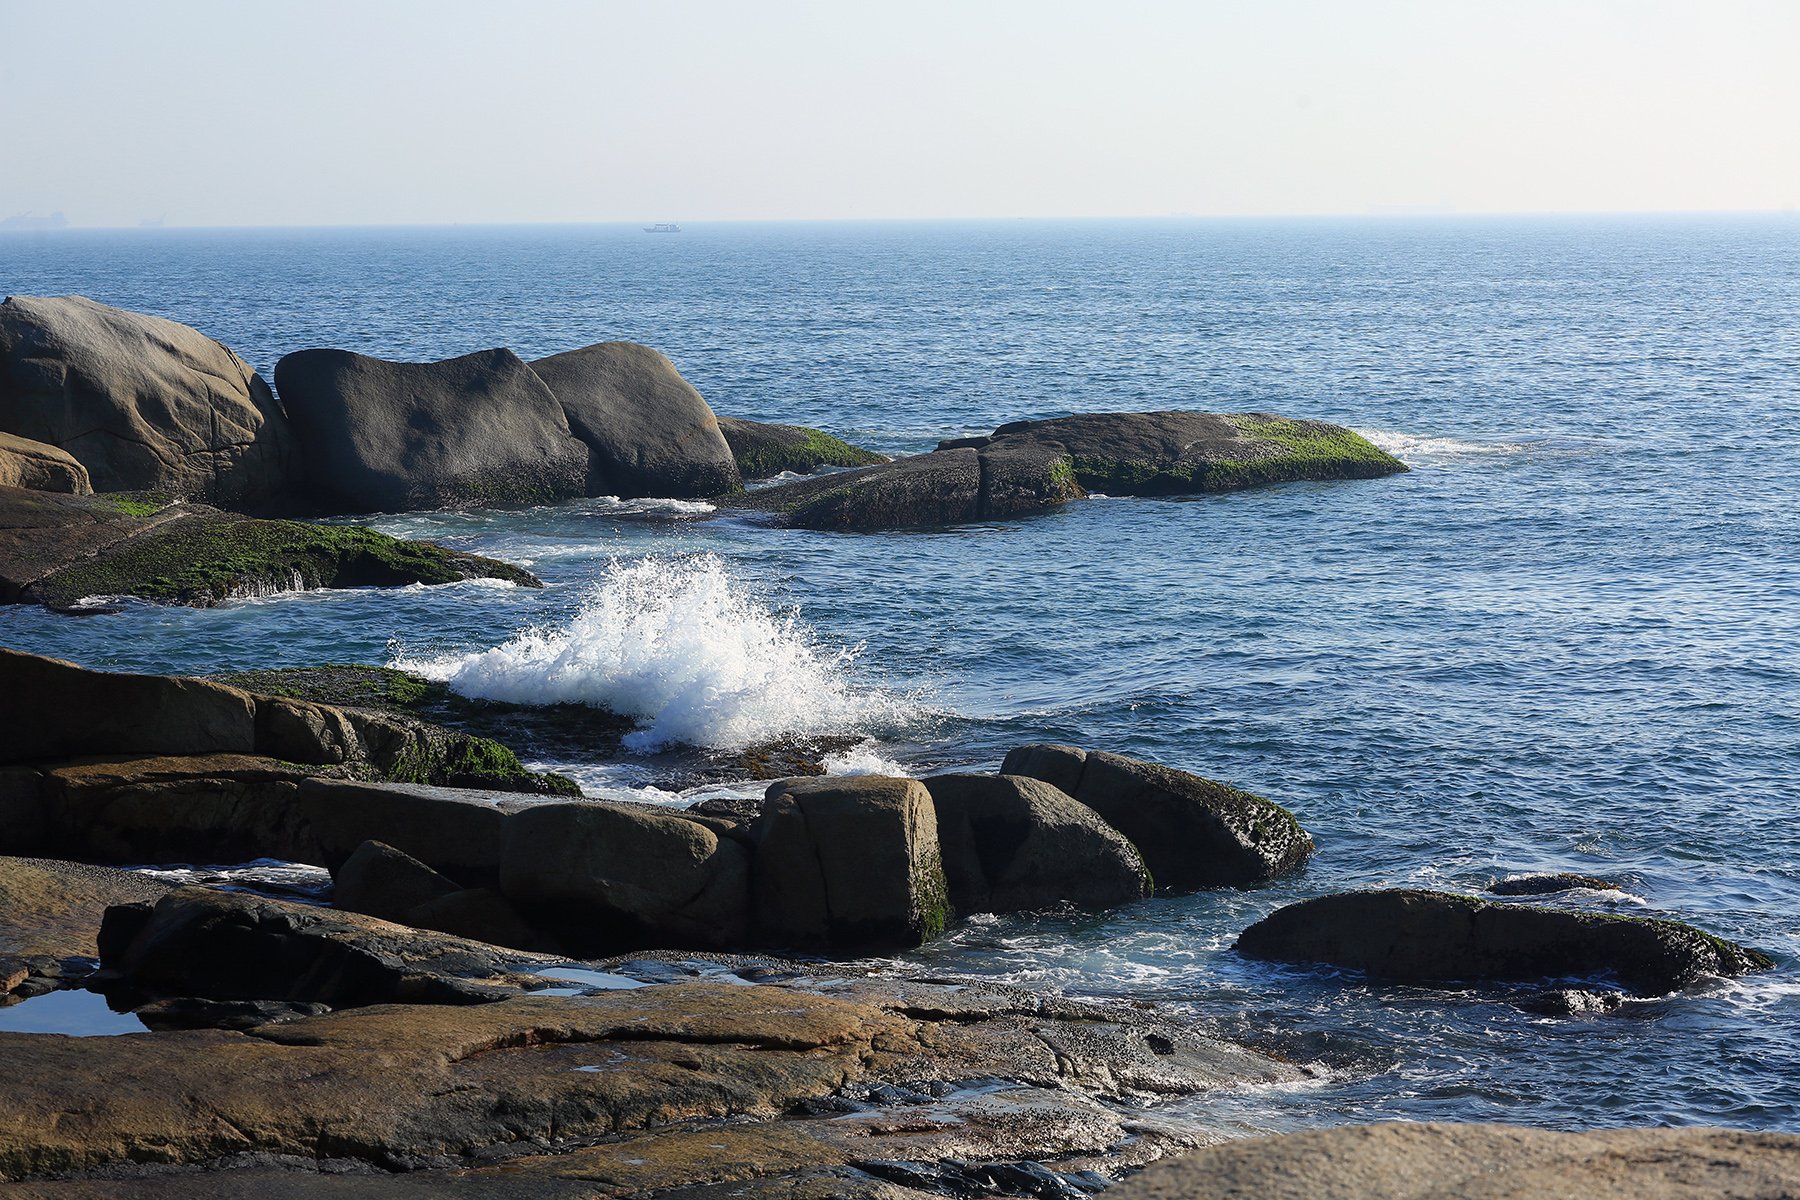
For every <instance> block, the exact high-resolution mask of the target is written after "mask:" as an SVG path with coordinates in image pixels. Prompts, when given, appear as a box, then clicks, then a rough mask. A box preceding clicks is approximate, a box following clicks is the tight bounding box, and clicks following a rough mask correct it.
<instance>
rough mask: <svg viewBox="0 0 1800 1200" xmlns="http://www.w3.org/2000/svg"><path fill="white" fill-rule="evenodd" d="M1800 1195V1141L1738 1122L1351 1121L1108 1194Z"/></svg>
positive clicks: (1600, 1199) (1528, 1198) (1431, 1197)
mask: <svg viewBox="0 0 1800 1200" xmlns="http://www.w3.org/2000/svg"><path fill="white" fill-rule="evenodd" d="M1795 1194H1800V1137H1796V1136H1794V1135H1793V1134H1786V1133H1752V1132H1748V1131H1744V1130H1738V1129H1707V1128H1704V1127H1697V1126H1690V1127H1686V1128H1679V1129H1604V1130H1590V1131H1587V1132H1584V1133H1554V1132H1551V1131H1549V1130H1543V1129H1520V1128H1518V1127H1516V1126H1512V1125H1453V1124H1437V1123H1431V1124H1412V1123H1406V1122H1395V1123H1393V1124H1384V1125H1343V1126H1339V1127H1338V1128H1336V1129H1314V1130H1306V1131H1304V1132H1301V1133H1287V1134H1281V1135H1279V1136H1276V1137H1261V1138H1244V1139H1240V1140H1234V1141H1229V1142H1226V1143H1224V1144H1222V1145H1218V1146H1209V1147H1207V1148H1205V1149H1202V1150H1194V1151H1190V1152H1189V1153H1186V1154H1183V1155H1181V1156H1180V1157H1178V1158H1173V1159H1169V1160H1167V1161H1164V1162H1159V1163H1155V1164H1153V1165H1151V1166H1150V1167H1148V1168H1147V1169H1145V1170H1144V1171H1143V1172H1141V1173H1140V1174H1138V1175H1135V1176H1133V1177H1132V1178H1130V1179H1128V1180H1126V1181H1125V1182H1124V1183H1121V1184H1119V1186H1118V1187H1116V1188H1113V1189H1111V1190H1110V1191H1108V1192H1107V1193H1106V1195H1107V1197H1108V1200H1227V1198H1228V1197H1229V1198H1231V1200H1238V1198H1241V1197H1250V1196H1254V1197H1256V1198H1257V1200H1453V1198H1462V1197H1480V1198H1481V1200H1542V1198H1544V1197H1550V1196H1580V1197H1582V1198H1583V1200H1728V1198H1729V1200H1739V1198H1742V1197H1767V1198H1768V1200H1774V1198H1776V1197H1783V1196H1791V1195H1795Z"/></svg>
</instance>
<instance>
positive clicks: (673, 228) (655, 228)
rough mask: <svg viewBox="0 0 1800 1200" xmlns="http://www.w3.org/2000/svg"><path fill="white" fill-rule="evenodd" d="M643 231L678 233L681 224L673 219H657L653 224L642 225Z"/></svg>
mask: <svg viewBox="0 0 1800 1200" xmlns="http://www.w3.org/2000/svg"><path fill="white" fill-rule="evenodd" d="M644 232H645V233H680V232H681V226H679V225H677V224H675V222H673V221H659V222H657V223H656V224H655V225H646V226H644Z"/></svg>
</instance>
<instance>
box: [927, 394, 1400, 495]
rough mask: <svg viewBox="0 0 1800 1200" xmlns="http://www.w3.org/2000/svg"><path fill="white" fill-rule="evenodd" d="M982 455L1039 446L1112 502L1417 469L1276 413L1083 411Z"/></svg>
mask: <svg viewBox="0 0 1800 1200" xmlns="http://www.w3.org/2000/svg"><path fill="white" fill-rule="evenodd" d="M971 443H980V444H982V445H983V447H984V448H985V447H987V446H996V445H1000V444H1003V443H1004V444H1009V445H1014V446H1025V445H1033V446H1037V447H1040V448H1042V449H1044V450H1046V451H1051V450H1054V451H1060V452H1062V453H1066V454H1068V455H1069V457H1070V461H1071V463H1072V465H1073V469H1074V472H1075V478H1076V479H1077V480H1078V481H1079V482H1080V483H1081V485H1082V486H1083V487H1085V488H1087V489H1089V490H1090V491H1095V492H1103V493H1106V494H1107V495H1113V496H1170V495H1182V494H1186V493H1193V492H1229V491H1237V490H1238V489H1241V488H1247V487H1256V486H1257V485H1259V484H1266V483H1286V482H1290V481H1293V480H1302V479H1312V480H1323V479H1376V478H1379V477H1381V476H1384V475H1397V474H1400V473H1401V472H1404V471H1406V470H1408V469H1409V468H1408V467H1407V466H1406V464H1405V463H1403V462H1401V461H1400V460H1399V459H1397V458H1395V457H1394V456H1393V455H1391V454H1389V453H1387V452H1386V451H1385V450H1382V449H1381V448H1380V447H1378V446H1376V445H1375V444H1374V443H1373V442H1371V441H1369V440H1368V439H1367V438H1365V437H1363V436H1362V435H1361V434H1358V433H1356V432H1354V431H1352V430H1349V429H1346V428H1344V427H1343V426H1342V425H1332V424H1329V423H1327V422H1325V421H1309V420H1296V419H1294V418H1290V417H1284V416H1278V415H1277V414H1275V413H1205V412H1153V413H1084V414H1080V415H1077V416H1071V417H1052V418H1049V419H1047V420H1042V421H1014V422H1012V423H1011V424H1008V425H1002V426H1000V427H999V428H998V429H996V430H994V432H993V435H992V436H991V437H990V438H987V439H979V438H975V439H964V440H962V441H960V442H957V443H953V444H957V445H968V444H971Z"/></svg>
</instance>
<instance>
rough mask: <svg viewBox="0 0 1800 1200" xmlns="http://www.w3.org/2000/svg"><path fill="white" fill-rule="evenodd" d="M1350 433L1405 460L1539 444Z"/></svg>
mask: <svg viewBox="0 0 1800 1200" xmlns="http://www.w3.org/2000/svg"><path fill="white" fill-rule="evenodd" d="M1352 432H1355V433H1359V434H1361V435H1362V436H1363V437H1365V438H1367V439H1368V440H1369V441H1371V442H1374V443H1375V445H1376V446H1377V447H1378V448H1380V449H1382V450H1385V451H1387V452H1388V453H1389V454H1391V455H1393V456H1394V457H1395V458H1397V459H1400V460H1401V461H1402V462H1408V463H1410V462H1413V461H1415V460H1418V459H1428V458H1443V457H1450V456H1459V455H1467V454H1519V453H1522V452H1523V451H1526V450H1529V449H1531V448H1532V447H1533V446H1537V445H1542V443H1541V442H1476V441H1470V440H1468V439H1466V438H1453V437H1416V436H1414V435H1413V434H1410V433H1399V432H1397V431H1394V430H1389V429H1357V430H1353V431H1352Z"/></svg>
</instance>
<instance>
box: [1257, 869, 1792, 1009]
mask: <svg viewBox="0 0 1800 1200" xmlns="http://www.w3.org/2000/svg"><path fill="white" fill-rule="evenodd" d="M1237 951H1238V953H1240V954H1243V955H1244V956H1246V957H1248V958H1261V959H1273V960H1276V961H1281V962H1318V963H1329V964H1331V965H1333V966H1338V967H1347V968H1350V969H1351V970H1357V971H1366V972H1368V973H1369V974H1370V975H1372V976H1375V977H1377V978H1382V979H1401V980H1421V981H1435V980H1445V981H1448V980H1468V979H1496V980H1514V981H1535V980H1545V979H1562V978H1573V977H1588V976H1594V975H1601V974H1609V973H1610V974H1612V975H1614V976H1616V977H1617V978H1618V980H1619V981H1620V982H1621V983H1623V984H1624V985H1625V986H1626V987H1628V988H1630V989H1632V990H1633V991H1635V992H1638V993H1639V994H1640V995H1649V996H1656V995H1662V994H1663V993H1665V992H1671V991H1674V990H1676V989H1678V988H1682V987H1686V986H1688V985H1689V984H1692V983H1696V982H1698V981H1699V980H1701V979H1705V978H1707V977H1709V976H1715V975H1741V974H1743V973H1745V972H1747V971H1757V970H1763V969H1765V968H1767V967H1769V966H1772V965H1773V963H1772V961H1771V960H1770V959H1769V957H1768V956H1767V955H1765V954H1763V953H1761V952H1759V951H1756V950H1747V949H1745V948H1744V947H1742V946H1736V945H1733V944H1732V943H1730V942H1728V941H1725V940H1724V939H1723V938H1717V937H1714V936H1713V935H1711V934H1709V933H1705V932H1703V931H1702V930H1699V929H1696V928H1694V927H1693V926H1692V925H1684V924H1682V923H1681V922H1679V921H1666V920H1659V919H1654V918H1647V917H1614V916H1607V915H1603V914H1600V913H1585V912H1565V911H1562V910H1559V909H1553V908H1537V907H1534V906H1531V905H1525V904H1507V903H1501V902H1497V901H1491V900H1479V899H1476V898H1475V897H1473V896H1459V895H1455V894H1453V893H1450V892H1433V891H1425V890H1422V889H1416V888H1391V889H1386V890H1380V891H1365V892H1344V893H1340V894H1338V895H1335V896H1320V897H1318V898H1316V899H1313V900H1303V901H1301V902H1300V903H1298V904H1290V905H1288V906H1286V907H1285V908H1280V909H1277V910H1276V911H1274V912H1272V913H1270V914H1269V915H1268V916H1266V917H1264V918H1263V919H1262V920H1260V921H1258V922H1257V923H1256V924H1254V925H1252V926H1250V928H1248V929H1246V930H1244V932H1243V933H1242V934H1240V935H1239V936H1238V940H1237Z"/></svg>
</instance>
